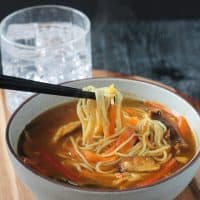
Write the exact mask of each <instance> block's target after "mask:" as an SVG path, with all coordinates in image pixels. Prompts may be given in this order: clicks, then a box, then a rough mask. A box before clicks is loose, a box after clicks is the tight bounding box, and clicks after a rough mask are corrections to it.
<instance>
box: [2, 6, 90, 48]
mask: <svg viewBox="0 0 200 200" xmlns="http://www.w3.org/2000/svg"><path fill="white" fill-rule="evenodd" d="M38 8H60V9H63V10H66V11H72V12H73V13H75V14H77V15H79V16H80V17H82V18H83V19H84V20H85V21H86V28H85V29H84V32H83V33H82V34H79V36H78V37H76V38H75V39H73V40H70V41H68V42H67V43H66V44H71V43H75V42H77V41H79V40H81V39H82V38H84V37H85V36H86V35H87V34H88V33H89V32H90V28H91V22H90V20H89V18H88V16H87V15H86V14H85V13H83V12H82V11H80V10H78V9H75V8H72V7H68V6H63V5H54V4H51V5H39V6H31V7H27V8H22V9H19V10H17V11H15V12H13V13H11V14H9V15H7V16H6V17H5V18H3V19H2V21H1V24H0V37H1V39H2V40H4V41H5V42H7V43H9V44H10V45H12V46H15V47H19V48H23V49H29V50H37V49H46V48H52V47H35V46H29V45H24V44H20V43H17V42H15V41H12V40H10V39H8V38H7V36H6V34H5V31H4V27H5V24H6V21H7V20H9V19H10V18H12V17H14V16H15V15H16V14H20V13H22V12H24V11H28V10H32V9H38ZM58 46H61V45H58ZM56 47H57V46H55V48H56ZM53 48H54V47H53Z"/></svg>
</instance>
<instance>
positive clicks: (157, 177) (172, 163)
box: [136, 158, 178, 187]
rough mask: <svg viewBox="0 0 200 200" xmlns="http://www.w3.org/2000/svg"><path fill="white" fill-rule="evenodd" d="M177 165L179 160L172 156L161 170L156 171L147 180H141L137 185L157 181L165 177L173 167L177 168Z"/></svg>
mask: <svg viewBox="0 0 200 200" xmlns="http://www.w3.org/2000/svg"><path fill="white" fill-rule="evenodd" d="M177 165H178V162H177V161H176V159H175V158H172V159H171V160H169V161H168V162H167V163H165V164H164V166H162V167H161V169H160V170H159V171H157V172H154V173H153V174H152V175H151V176H150V177H147V178H146V179H145V180H143V181H140V182H139V183H138V184H136V186H137V187H144V186H148V185H151V184H153V183H155V182H157V181H158V180H160V179H161V178H163V177H165V176H166V175H167V174H168V173H169V172H170V171H171V170H172V169H175V168H176V167H177Z"/></svg>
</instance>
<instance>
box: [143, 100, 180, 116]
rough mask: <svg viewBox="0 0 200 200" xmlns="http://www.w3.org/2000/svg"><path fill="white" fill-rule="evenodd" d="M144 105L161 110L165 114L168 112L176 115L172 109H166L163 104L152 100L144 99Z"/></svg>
mask: <svg viewBox="0 0 200 200" xmlns="http://www.w3.org/2000/svg"><path fill="white" fill-rule="evenodd" d="M144 105H146V106H150V107H153V108H157V109H160V110H163V111H164V112H166V113H167V114H170V115H172V116H174V117H178V115H177V114H176V113H175V112H173V111H172V110H170V109H168V108H167V107H165V106H164V105H162V104H160V103H156V102H152V101H144Z"/></svg>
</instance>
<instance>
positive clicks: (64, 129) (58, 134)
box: [52, 121, 81, 143]
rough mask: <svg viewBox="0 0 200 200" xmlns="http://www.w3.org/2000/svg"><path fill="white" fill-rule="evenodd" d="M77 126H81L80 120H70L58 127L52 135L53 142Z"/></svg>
mask: <svg viewBox="0 0 200 200" xmlns="http://www.w3.org/2000/svg"><path fill="white" fill-rule="evenodd" d="M78 128H81V122H80V121H75V122H70V123H68V124H66V125H64V126H62V127H60V128H59V129H58V130H57V131H56V133H55V135H54V136H53V139H52V141H53V142H54V143H55V142H57V141H58V140H59V139H60V138H62V137H64V136H66V135H67V134H69V133H71V132H73V131H75V130H77V129H78Z"/></svg>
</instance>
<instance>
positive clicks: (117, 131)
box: [18, 87, 196, 190]
mask: <svg viewBox="0 0 200 200" xmlns="http://www.w3.org/2000/svg"><path fill="white" fill-rule="evenodd" d="M89 90H93V88H89ZM106 91H109V93H108V94H112V95H108V96H106V98H103V95H104V96H105V89H104V90H101V92H97V93H98V94H96V97H97V98H96V101H94V100H86V99H82V100H79V101H78V102H71V103H67V104H63V105H60V106H57V107H55V108H52V109H51V110H48V111H47V112H45V113H43V114H41V115H40V116H38V117H37V118H36V119H34V120H33V121H32V122H31V123H30V124H28V125H27V126H26V127H25V129H24V131H23V133H22V135H21V138H20V141H19V145H18V152H19V155H20V157H21V159H22V161H23V162H24V163H25V165H27V166H29V167H30V168H31V169H32V170H34V171H36V172H38V173H39V174H41V175H43V176H46V177H50V178H52V179H55V180H57V181H61V182H66V183H70V184H73V185H77V186H80V187H97V188H111V189H120V190H123V189H128V188H135V187H142V186H148V185H151V184H153V183H155V182H157V181H159V180H161V179H164V178H165V177H167V176H170V174H172V173H173V172H175V171H177V170H178V169H180V168H182V167H183V166H184V165H185V164H187V163H188V162H189V161H190V160H191V159H192V157H193V156H194V154H195V148H196V147H195V140H194V137H193V133H192V131H191V129H190V127H189V125H188V123H187V121H186V119H185V118H184V117H183V116H180V115H179V114H177V113H175V112H174V111H171V110H169V109H168V108H166V107H165V106H163V105H160V104H158V103H155V102H150V101H137V100H134V99H130V98H124V99H123V98H122V96H121V94H120V93H117V92H116V89H115V88H113V87H109V88H107V89H106ZM113 94H114V95H113ZM98 95H99V96H98ZM102 98H103V99H102ZM98 103H99V104H98ZM100 103H101V104H100Z"/></svg>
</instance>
